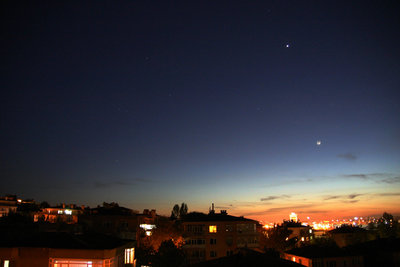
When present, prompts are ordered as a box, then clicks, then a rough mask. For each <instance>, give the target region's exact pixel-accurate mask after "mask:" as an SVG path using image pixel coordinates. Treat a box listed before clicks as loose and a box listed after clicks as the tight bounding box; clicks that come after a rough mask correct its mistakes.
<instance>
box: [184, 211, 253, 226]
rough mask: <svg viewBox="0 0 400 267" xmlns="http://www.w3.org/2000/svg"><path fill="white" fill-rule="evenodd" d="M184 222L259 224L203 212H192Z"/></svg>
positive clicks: (248, 220)
mask: <svg viewBox="0 0 400 267" xmlns="http://www.w3.org/2000/svg"><path fill="white" fill-rule="evenodd" d="M182 221H184V222H215V221H219V222H226V221H229V222H233V221H235V222H254V223H258V222H257V221H255V220H251V219H247V218H244V217H242V216H240V217H237V216H232V215H228V214H226V213H209V214H205V213H201V212H191V213H188V214H186V215H185V217H184V218H183V219H182Z"/></svg>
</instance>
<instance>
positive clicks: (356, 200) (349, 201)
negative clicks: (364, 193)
mask: <svg viewBox="0 0 400 267" xmlns="http://www.w3.org/2000/svg"><path fill="white" fill-rule="evenodd" d="M358 201H360V200H359V199H354V200H345V201H343V202H344V203H356V202H358Z"/></svg>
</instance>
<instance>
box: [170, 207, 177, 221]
mask: <svg viewBox="0 0 400 267" xmlns="http://www.w3.org/2000/svg"><path fill="white" fill-rule="evenodd" d="M178 217H179V205H178V204H175V206H174V207H173V208H172V212H171V219H174V220H175V219H178Z"/></svg>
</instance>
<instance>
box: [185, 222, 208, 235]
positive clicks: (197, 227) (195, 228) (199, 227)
mask: <svg viewBox="0 0 400 267" xmlns="http://www.w3.org/2000/svg"><path fill="white" fill-rule="evenodd" d="M203 227H204V224H193V225H191V224H189V225H187V226H186V231H187V232H191V233H203Z"/></svg>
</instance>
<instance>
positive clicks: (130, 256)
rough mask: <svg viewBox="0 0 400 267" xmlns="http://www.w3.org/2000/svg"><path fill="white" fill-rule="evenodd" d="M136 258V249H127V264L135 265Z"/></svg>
mask: <svg viewBox="0 0 400 267" xmlns="http://www.w3.org/2000/svg"><path fill="white" fill-rule="evenodd" d="M134 257H135V249H134V248H127V249H125V264H129V263H133V258H134Z"/></svg>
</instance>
